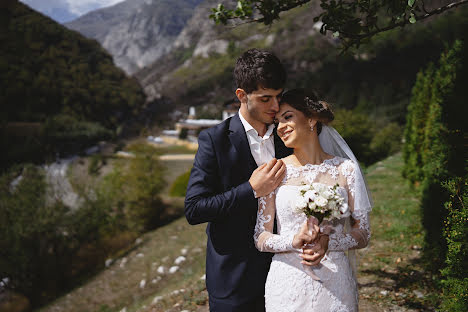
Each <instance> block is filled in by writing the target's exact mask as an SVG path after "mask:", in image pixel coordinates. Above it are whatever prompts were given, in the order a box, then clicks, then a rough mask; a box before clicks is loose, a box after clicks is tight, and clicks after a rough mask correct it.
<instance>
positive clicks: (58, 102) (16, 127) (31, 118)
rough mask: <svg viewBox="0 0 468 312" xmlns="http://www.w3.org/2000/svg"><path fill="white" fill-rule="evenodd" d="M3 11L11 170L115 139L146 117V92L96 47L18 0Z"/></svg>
mask: <svg viewBox="0 0 468 312" xmlns="http://www.w3.org/2000/svg"><path fill="white" fill-rule="evenodd" d="M3 6H4V7H5V8H2V10H1V11H0V25H1V27H0V84H1V86H2V92H0V103H1V109H0V131H1V132H0V144H1V146H2V150H6V151H7V153H6V154H4V155H2V159H3V162H2V165H1V166H2V167H3V168H4V167H7V166H8V164H10V163H12V162H21V161H41V160H42V159H41V158H43V157H40V156H39V155H41V156H45V155H50V154H52V155H54V156H55V154H56V152H70V149H72V150H74V149H79V148H82V147H83V146H86V145H89V144H91V143H92V142H93V141H96V140H97V139H99V138H102V137H109V136H111V135H113V133H115V130H116V129H117V127H118V126H119V125H121V123H122V122H123V121H124V120H129V119H131V118H132V116H135V115H136V114H138V112H139V111H140V110H141V108H142V107H143V105H144V102H145V96H144V93H143V92H142V89H141V87H140V86H139V84H138V82H137V81H136V80H135V79H133V78H129V77H127V76H126V75H125V73H124V72H123V71H122V70H120V69H119V68H117V67H116V66H115V65H114V64H113V61H112V57H111V56H110V55H109V54H108V53H107V52H106V51H105V50H104V49H103V48H102V47H101V46H100V45H99V44H98V43H97V42H96V41H94V40H88V39H86V38H84V37H83V36H81V35H80V34H78V33H77V32H74V31H70V30H68V29H66V28H65V27H63V26H61V25H60V24H58V23H56V22H54V21H53V20H51V19H50V18H48V17H46V16H44V15H41V14H40V13H38V12H36V11H34V10H32V9H30V8H29V7H27V6H26V5H24V4H22V3H20V2H18V1H16V0H13V1H11V0H9V1H8V2H7V3H6V4H4V5H3ZM66 142H68V144H66V146H64V145H63V143H66ZM58 146H60V148H58ZM7 147H8V148H7Z"/></svg>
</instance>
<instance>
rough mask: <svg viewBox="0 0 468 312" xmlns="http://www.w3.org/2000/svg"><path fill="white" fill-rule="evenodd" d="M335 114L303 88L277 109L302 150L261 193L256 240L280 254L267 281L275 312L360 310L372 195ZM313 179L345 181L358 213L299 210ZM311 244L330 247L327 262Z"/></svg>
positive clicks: (282, 126) (288, 136) (284, 132)
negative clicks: (358, 260) (358, 270)
mask: <svg viewBox="0 0 468 312" xmlns="http://www.w3.org/2000/svg"><path fill="white" fill-rule="evenodd" d="M333 118H334V117H333V113H332V111H331V109H330V108H329V106H328V105H327V103H325V102H323V101H319V100H318V99H317V97H316V96H315V95H314V94H313V93H311V94H309V93H306V92H305V91H304V90H302V89H295V90H290V91H288V92H286V93H285V94H284V95H283V97H282V100H281V104H280V111H279V112H278V113H277V114H276V119H277V121H278V128H277V131H278V135H279V136H280V137H281V139H282V140H283V142H284V144H285V145H286V146H287V147H290V148H293V149H294V153H293V154H292V155H291V156H288V157H286V158H284V159H283V161H284V163H285V164H286V176H285V178H284V180H283V181H282V183H281V184H280V186H279V187H278V188H277V189H276V190H275V191H274V192H273V193H271V194H270V195H268V196H265V197H261V198H260V199H259V208H258V213H257V223H256V226H255V233H254V240H255V244H256V246H257V248H258V249H259V250H260V251H263V252H272V253H275V255H274V257H273V260H272V263H271V267H270V271H269V273H268V277H267V281H266V285H265V306H266V311H267V312H273V311H280V312H285V311H297V312H299V311H301V312H302V311H333V312H344V311H358V292H357V282H356V279H355V276H354V273H353V270H354V263H355V257H354V251H352V250H354V249H358V248H364V247H366V246H367V244H368V242H369V239H370V228H369V218H368V214H369V212H370V210H371V206H372V202H371V198H370V195H369V193H368V190H367V186H366V183H365V180H364V177H363V175H362V172H361V169H360V168H359V165H358V162H357V160H356V158H355V157H354V154H353V153H352V151H351V150H350V149H349V147H348V145H347V144H346V142H345V141H344V140H343V138H342V137H341V136H340V135H339V134H338V133H337V132H336V130H334V129H333V128H331V127H329V126H327V124H328V123H329V122H331V121H332V120H333ZM312 183H320V184H325V185H328V186H334V185H336V184H339V187H338V190H339V191H340V194H342V195H343V200H344V204H345V205H346V204H347V206H348V208H349V211H350V212H351V214H350V216H349V217H347V218H341V219H331V220H324V221H322V222H321V223H320V225H319V226H317V224H318V221H317V219H314V218H313V217H311V218H307V217H306V215H305V214H304V213H303V212H300V211H298V210H297V209H295V206H296V202H297V201H298V200H300V198H299V197H300V196H301V193H300V192H299V189H300V187H301V186H303V185H304V184H306V185H311V184H312ZM275 218H276V227H277V231H276V232H277V234H273V232H274V231H273V227H274V223H275V222H274V221H275ZM310 243H311V244H312V246H313V244H317V245H318V244H321V245H325V248H324V249H328V250H325V251H326V253H325V256H324V257H323V258H322V259H321V261H320V260H319V259H320V256H321V255H319V254H312V255H310V254H305V253H304V252H303V249H302V248H303V247H305V246H306V245H307V244H310ZM309 246H310V245H309ZM307 249H308V250H310V249H311V248H307ZM307 249H306V251H307ZM312 249H313V248H312ZM314 261H315V262H314ZM319 261H320V262H319ZM318 262H319V263H318ZM311 263H312V264H313V265H311ZM315 264H316V265H315Z"/></svg>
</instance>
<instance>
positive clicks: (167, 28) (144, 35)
mask: <svg viewBox="0 0 468 312" xmlns="http://www.w3.org/2000/svg"><path fill="white" fill-rule="evenodd" d="M201 1H202V0H177V1H175V0H127V1H124V2H121V3H118V4H116V5H114V6H111V7H108V8H103V9H100V10H96V11H93V12H90V13H88V14H85V15H84V16H82V17H80V18H78V19H76V20H74V21H72V22H70V23H67V24H66V26H67V27H68V28H70V29H73V30H76V31H79V32H80V33H82V34H83V35H85V36H87V37H89V38H94V39H96V40H98V41H99V42H100V43H101V44H102V45H103V46H104V48H106V49H107V50H108V51H109V53H111V54H112V55H113V57H114V62H115V64H116V65H117V66H119V67H121V68H122V69H124V70H125V71H126V72H127V73H130V74H131V73H134V72H135V71H137V70H138V69H141V68H142V67H144V66H146V65H148V64H151V63H152V62H154V61H155V60H156V59H158V58H159V57H161V56H162V55H164V54H166V53H168V52H169V51H171V49H172V46H173V45H172V43H173V41H174V40H175V39H176V38H177V36H178V35H179V33H180V32H181V31H182V30H183V28H184V27H185V24H186V22H187V20H188V19H189V18H190V16H191V15H192V13H193V9H194V7H195V6H196V5H198V4H199V3H200V2H201Z"/></svg>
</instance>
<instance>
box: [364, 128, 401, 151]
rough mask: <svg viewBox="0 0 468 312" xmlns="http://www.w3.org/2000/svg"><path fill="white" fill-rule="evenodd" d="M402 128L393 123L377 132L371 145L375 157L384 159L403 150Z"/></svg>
mask: <svg viewBox="0 0 468 312" xmlns="http://www.w3.org/2000/svg"><path fill="white" fill-rule="evenodd" d="M401 132H402V131H401V127H400V126H399V125H398V124H396V123H394V122H392V123H389V124H388V125H386V126H385V127H383V128H382V129H380V130H379V131H377V133H376V134H375V136H374V137H373V138H372V141H371V143H370V149H371V151H372V154H373V157H375V158H377V159H383V158H385V157H387V156H390V155H393V154H395V153H396V152H398V151H399V150H400V148H401Z"/></svg>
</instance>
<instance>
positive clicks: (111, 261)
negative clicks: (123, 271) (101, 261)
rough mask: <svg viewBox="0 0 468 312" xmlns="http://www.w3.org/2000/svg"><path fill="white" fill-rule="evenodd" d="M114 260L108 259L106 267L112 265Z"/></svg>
mask: <svg viewBox="0 0 468 312" xmlns="http://www.w3.org/2000/svg"><path fill="white" fill-rule="evenodd" d="M113 262H114V259H107V260H106V262H105V265H106V268H108V267H110V265H111V264H112V263H113Z"/></svg>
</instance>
